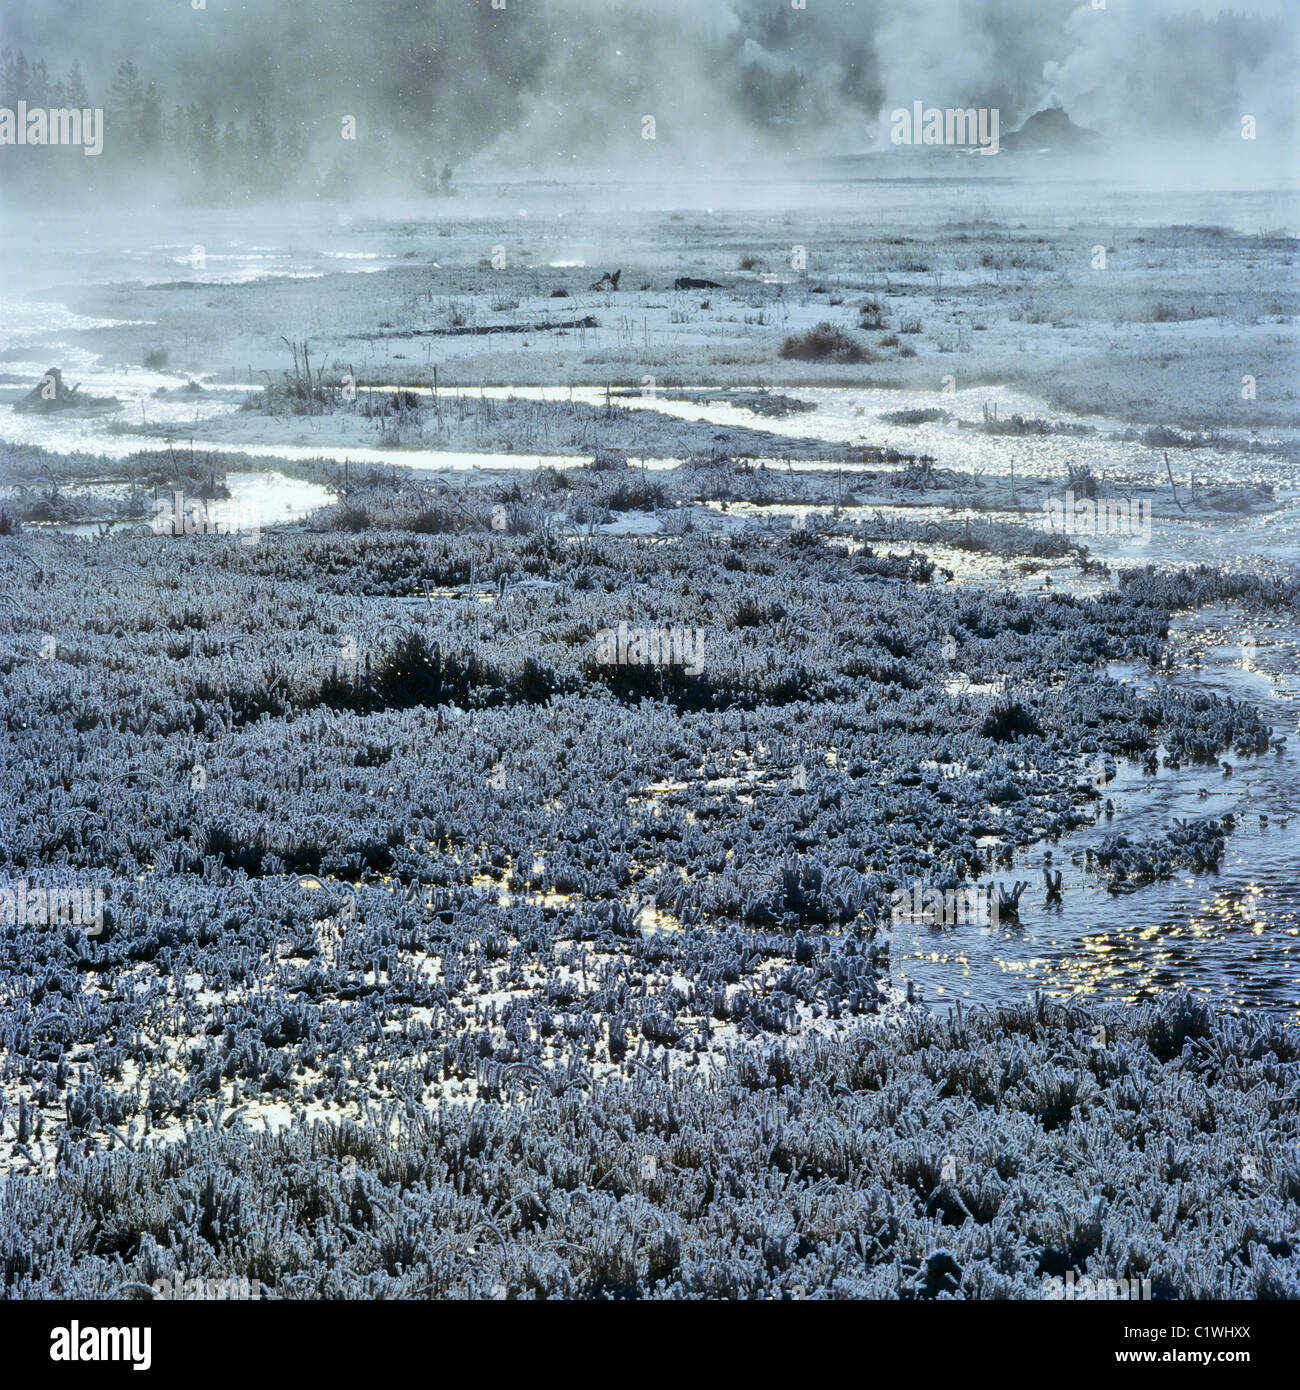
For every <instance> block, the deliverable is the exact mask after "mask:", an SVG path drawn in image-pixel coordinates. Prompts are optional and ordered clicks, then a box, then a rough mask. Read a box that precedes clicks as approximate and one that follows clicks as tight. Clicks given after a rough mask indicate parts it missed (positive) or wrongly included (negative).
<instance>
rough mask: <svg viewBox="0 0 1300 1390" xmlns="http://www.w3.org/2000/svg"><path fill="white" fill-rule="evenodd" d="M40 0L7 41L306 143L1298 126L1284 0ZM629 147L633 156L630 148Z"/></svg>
mask: <svg viewBox="0 0 1300 1390" xmlns="http://www.w3.org/2000/svg"><path fill="white" fill-rule="evenodd" d="M504 5H505V8H504V9H497V10H494V9H493V8H492V4H491V0H206V8H205V9H203V10H195V9H193V8H192V4H191V0H42V3H40V4H38V5H37V4H33V5H19V4H8V5H6V6H5V7H4V11H3V14H2V16H0V30H2V31H3V37H4V41H5V42H6V43H7V44H9V45H11V46H14V47H18V46H21V47H23V48H24V49H25V50H26V51H27V53H28V55H29V56H31V57H36V56H39V57H44V58H45V59H46V60H47V61H48V62H49V63H50V64H51V66H52V67H53V68H54V70H55V72H56V74H57V73H61V72H62V71H64V70H65V69H66V66H67V64H68V63H69V62H70V61H71V59H72V58H73V57H78V58H79V59H80V61H81V63H82V66H83V69H84V70H85V72H86V75H87V78H88V79H89V80H90V81H91V83H92V87H94V86H95V85H96V84H97V83H101V82H102V84H103V86H102V88H101V90H106V87H107V82H108V79H109V78H110V77H111V72H112V70H113V68H114V67H115V66H116V65H117V63H119V62H121V61H122V60H123V59H126V58H132V59H134V61H135V62H136V63H137V64H138V65H139V66H140V68H141V69H142V71H143V73H144V75H145V77H146V78H153V79H154V80H156V81H157V82H158V84H159V86H160V88H161V89H162V96H163V102H164V106H165V107H166V109H168V110H170V109H171V107H172V105H173V104H174V103H176V102H178V101H183V102H189V101H195V102H196V103H198V105H199V106H200V107H201V108H203V109H204V110H211V111H212V112H213V113H214V114H215V115H216V116H217V117H218V120H219V121H222V122H224V120H226V119H228V118H231V117H233V118H235V119H236V120H239V119H242V118H243V117H244V116H246V115H247V113H248V112H249V111H250V110H251V109H252V108H253V107H254V106H255V105H256V104H258V103H259V102H260V103H264V104H266V105H267V107H268V108H269V109H270V110H272V111H273V112H274V113H275V114H276V115H277V116H282V115H286V114H292V115H294V116H295V117H298V118H302V119H305V120H306V121H308V122H309V124H310V125H311V127H312V129H313V131H319V134H320V137H321V138H328V137H329V136H330V135H332V134H336V131H337V122H338V120H339V118H340V117H341V116H342V115H344V114H352V115H355V116H356V117H357V118H358V123H359V134H360V136H361V138H362V139H365V138H370V137H374V138H383V139H386V140H389V141H393V140H398V141H407V142H414V143H415V144H416V145H417V146H419V147H421V148H427V149H428V150H429V151H431V152H434V153H438V154H442V153H445V154H446V155H447V156H448V157H451V158H454V159H456V160H458V161H459V160H463V159H464V158H465V157H466V156H467V155H469V154H470V153H479V154H480V155H481V156H483V157H485V158H486V159H488V160H490V161H491V162H493V163H496V164H500V165H503V166H511V165H514V166H518V167H541V166H549V165H554V166H559V165H562V164H564V163H565V162H566V161H579V162H581V161H583V160H585V159H587V158H589V157H590V158H599V159H609V158H614V159H617V158H618V157H619V156H620V154H631V152H632V151H633V150H636V149H638V146H639V145H640V143H641V141H640V136H641V128H642V127H641V121H642V117H643V116H645V115H653V116H654V117H655V120H656V126H657V140H656V147H657V148H656V152H657V153H658V154H660V155H661V156H664V157H674V158H681V157H686V156H693V157H699V158H710V157H719V156H725V155H733V156H735V155H743V154H744V153H747V152H749V151H760V150H761V151H766V152H775V153H781V152H785V153H791V154H801V153H809V152H823V153H829V152H836V151H842V152H858V151H861V150H864V149H867V148H870V147H871V145H872V144H873V142H874V143H875V144H876V145H877V146H879V144H880V143H881V142H882V139H886V140H887V130H888V112H889V111H890V110H891V109H892V108H894V107H896V106H910V104H911V103H912V102H914V101H922V102H925V103H926V104H929V105H937V106H948V105H975V106H989V107H998V108H999V109H1000V110H1001V112H1002V122H1003V128H1004V129H1010V128H1012V127H1013V126H1014V125H1016V124H1018V123H1019V122H1020V121H1021V120H1023V119H1024V117H1025V116H1027V115H1029V114H1031V113H1032V112H1033V111H1034V110H1036V109H1038V108H1039V107H1041V106H1043V105H1045V104H1048V103H1049V102H1052V101H1059V102H1060V103H1062V104H1063V105H1064V106H1065V107H1066V109H1067V110H1068V111H1069V112H1070V114H1071V115H1072V116H1073V117H1074V119H1075V120H1076V121H1078V122H1079V123H1081V124H1085V125H1089V126H1091V127H1093V128H1095V129H1098V130H1100V131H1102V132H1103V133H1104V134H1106V135H1107V136H1109V137H1110V138H1112V139H1113V140H1115V141H1117V142H1134V141H1139V142H1140V141H1142V140H1144V139H1148V138H1152V137H1157V138H1163V137H1170V136H1182V137H1186V138H1189V139H1193V140H1202V141H1204V140H1209V139H1214V138H1216V137H1217V138H1228V137H1230V136H1231V135H1232V134H1234V133H1235V131H1236V129H1237V126H1238V122H1239V119H1240V116H1241V114H1243V113H1250V114H1253V115H1254V116H1255V117H1256V119H1257V120H1258V122H1259V123H1260V127H1261V134H1264V133H1265V132H1267V133H1270V134H1276V135H1277V136H1278V137H1279V138H1283V137H1285V138H1286V139H1293V138H1294V135H1295V120H1296V116H1295V91H1296V86H1297V75H1298V70H1297V61H1296V52H1297V45H1296V31H1297V11H1298V10H1300V4H1298V3H1297V0H1243V2H1242V4H1240V5H1239V6H1235V7H1233V9H1232V10H1223V9H1221V7H1220V6H1218V5H1216V4H1214V3H1210V4H1195V3H1191V2H1190V0H1106V6H1105V8H1104V9H1096V10H1095V9H1093V8H1092V0H1083V3H1079V2H1078V0H806V5H807V7H806V9H803V10H796V9H795V8H794V7H793V4H792V3H791V0H653V3H651V0H504ZM639 152H641V153H644V151H639Z"/></svg>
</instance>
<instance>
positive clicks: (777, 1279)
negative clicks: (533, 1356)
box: [0, 997, 1300, 1299]
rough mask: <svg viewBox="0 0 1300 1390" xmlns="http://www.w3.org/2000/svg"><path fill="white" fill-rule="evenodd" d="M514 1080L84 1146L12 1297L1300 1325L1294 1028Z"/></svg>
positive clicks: (1057, 1023)
mask: <svg viewBox="0 0 1300 1390" xmlns="http://www.w3.org/2000/svg"><path fill="white" fill-rule="evenodd" d="M218 1031H220V1030H219V1029H218V1030H209V1037H208V1039H207V1042H206V1044H205V1046H206V1047H207V1048H208V1049H209V1050H214V1051H217V1050H220V1049H221V1048H223V1047H226V1046H228V1044H229V1042H230V1041H231V1040H232V1038H233V1036H234V1035H233V1034H232V1032H231V1030H230V1029H229V1028H228V1027H227V1028H226V1029H225V1031H224V1033H223V1034H222V1036H221V1037H220V1038H218V1036H216V1033H217V1032H218ZM517 1031H518V1030H517V1029H516V1032H517ZM507 1032H509V1027H507ZM318 1045H319V1044H318V1043H317V1041H316V1039H315V1038H314V1037H313V1036H312V1035H311V1034H310V1033H309V1034H308V1035H307V1036H306V1037H304V1038H302V1039H298V1040H294V1039H287V1040H283V1041H281V1040H279V1039H277V1040H274V1048H275V1051H277V1052H279V1051H286V1050H288V1051H296V1052H299V1053H301V1052H303V1051H306V1050H311V1049H313V1048H314V1047H316V1046H318ZM509 1052H510V1047H509V1044H502V1045H501V1046H499V1047H498V1048H497V1049H495V1052H494V1051H493V1049H491V1048H490V1047H486V1046H485V1047H484V1048H483V1049H482V1050H481V1051H480V1054H479V1055H478V1057H477V1058H475V1061H474V1065H475V1067H476V1070H477V1075H478V1076H479V1078H480V1080H479V1090H480V1094H481V1095H483V1096H484V1098H483V1099H481V1100H480V1101H479V1103H478V1104H477V1105H475V1106H473V1107H472V1108H471V1107H467V1106H442V1107H438V1108H435V1109H432V1110H430V1109H425V1108H424V1107H423V1106H421V1105H420V1103H419V1099H418V1098H419V1094H420V1089H421V1080H422V1076H421V1073H420V1070H419V1067H418V1064H415V1063H409V1062H408V1063H393V1062H389V1063H387V1064H386V1067H385V1070H386V1072H387V1074H388V1075H389V1076H390V1077H391V1079H392V1080H393V1081H394V1082H395V1083H396V1091H397V1094H396V1095H395V1097H394V1098H393V1099H392V1100H391V1101H388V1102H385V1103H382V1104H377V1105H375V1106H374V1107H373V1108H372V1109H371V1110H370V1111H369V1113H368V1114H367V1115H366V1117H365V1120H364V1122H356V1121H353V1120H347V1119H343V1120H340V1119H320V1120H310V1119H307V1118H305V1117H297V1118H295V1119H294V1120H293V1122H292V1123H290V1124H289V1125H288V1126H287V1127H286V1128H285V1129H283V1130H281V1131H280V1132H279V1133H267V1132H262V1131H261V1130H260V1129H259V1128H257V1127H256V1126H253V1127H250V1126H249V1125H248V1123H247V1121H246V1118H245V1117H244V1116H243V1115H241V1113H240V1109H239V1107H238V1106H233V1105H225V1104H223V1103H221V1102H217V1103H214V1104H212V1105H210V1106H205V1107H203V1108H202V1110H201V1112H200V1114H199V1115H198V1116H196V1118H195V1119H194V1120H193V1121H192V1122H191V1123H190V1124H189V1125H188V1126H187V1129H186V1132H185V1134H184V1136H183V1137H182V1138H179V1139H178V1140H177V1141H176V1142H175V1143H173V1144H169V1145H165V1146H162V1147H157V1148H153V1149H144V1148H140V1149H139V1150H137V1151H130V1150H128V1148H127V1147H126V1146H123V1147H121V1148H118V1149H117V1150H116V1151H115V1152H114V1153H112V1154H109V1155H96V1156H93V1157H86V1156H85V1155H84V1154H83V1152H82V1145H81V1144H80V1143H78V1142H73V1140H72V1139H71V1138H69V1139H68V1140H66V1141H65V1142H64V1144H63V1146H62V1152H61V1161H60V1164H59V1166H58V1168H57V1171H56V1176H55V1177H54V1178H53V1179H52V1180H42V1179H39V1178H18V1179H14V1180H12V1182H11V1201H10V1204H9V1206H8V1207H7V1209H6V1213H5V1215H4V1217H3V1218H2V1219H0V1269H2V1270H4V1272H5V1283H6V1292H7V1293H8V1295H9V1296H10V1297H19V1298H21V1297H33V1296H51V1295H53V1296H58V1297H83V1298H112V1297H124V1298H137V1297H146V1298H147V1297H149V1296H150V1294H151V1291H150V1287H149V1286H150V1285H152V1284H153V1283H154V1282H155V1281H156V1280H159V1279H163V1278H166V1279H169V1280H170V1279H171V1278H172V1277H174V1276H175V1275H176V1274H177V1272H178V1271H179V1272H181V1273H183V1274H184V1275H185V1276H186V1277H194V1276H195V1273H196V1271H197V1272H198V1275H199V1277H208V1278H212V1277H219V1278H250V1279H258V1280H260V1281H261V1282H262V1284H263V1287H264V1294H263V1296H264V1297H278V1298H306V1297H325V1298H411V1297H416V1298H421V1297H422V1298H439V1297H451V1298H497V1299H502V1298H605V1299H610V1298H664V1299H683V1298H753V1297H767V1298H782V1299H789V1298H824V1299H841V1298H861V1297H875V1298H899V1299H934V1298H942V1297H965V1298H1028V1299H1035V1298H1042V1297H1044V1295H1045V1291H1046V1289H1047V1287H1048V1281H1049V1280H1051V1279H1052V1278H1060V1277H1061V1276H1063V1275H1065V1274H1066V1273H1068V1272H1069V1271H1075V1272H1076V1274H1077V1275H1078V1276H1079V1277H1081V1278H1083V1277H1091V1278H1094V1279H1130V1280H1139V1281H1149V1288H1150V1296H1151V1297H1153V1298H1156V1299H1169V1298H1295V1297H1296V1296H1297V1295H1298V1294H1300V1279H1298V1277H1297V1253H1296V1250H1297V1222H1296V1204H1297V1201H1298V1200H1300V1167H1297V1164H1296V1158H1295V1154H1296V1143H1297V1132H1296V1109H1295V1106H1294V1103H1293V1097H1294V1089H1295V1085H1296V1075H1297V1068H1298V1067H1300V1049H1298V1047H1297V1039H1296V1036H1295V1034H1294V1033H1292V1032H1288V1031H1286V1030H1284V1029H1282V1028H1280V1027H1278V1026H1277V1025H1276V1024H1270V1023H1267V1022H1264V1021H1259V1020H1257V1021H1253V1022H1241V1021H1234V1020H1231V1019H1216V1018H1215V1017H1214V1016H1213V1015H1212V1014H1211V1012H1210V1011H1209V1010H1208V1009H1207V1008H1205V1007H1204V1006H1203V1005H1197V1004H1194V1003H1193V1002H1192V1001H1191V1000H1190V999H1187V998H1186V997H1183V998H1179V999H1175V1000H1173V1001H1171V1002H1170V1003H1168V1004H1166V1005H1164V1006H1159V1007H1146V1008H1141V1009H1132V1010H1127V1011H1118V1012H1107V1011H1100V1012H1089V1011H1087V1010H1084V1009H1067V1008H1062V1007H1060V1006H1054V1005H1047V1004H1045V1003H1042V1002H1040V1003H1038V1004H1037V1005H1036V1006H1034V1005H1022V1006H1019V1007H1017V1008H1014V1009H1008V1010H1004V1011H1002V1012H1000V1013H999V1014H997V1015H992V1014H983V1013H975V1014H970V1015H967V1016H965V1017H962V1016H961V1015H960V1013H959V1014H958V1015H957V1016H956V1017H952V1016H950V1017H949V1018H948V1019H947V1020H940V1019H937V1018H934V1017H933V1016H930V1015H927V1014H925V1013H922V1012H917V1013H913V1014H911V1015H910V1016H909V1017H908V1018H907V1019H906V1020H905V1021H904V1022H903V1023H902V1024H901V1025H900V1026H899V1027H897V1028H896V1029H888V1030H886V1029H882V1028H880V1027H876V1028H864V1029H861V1030H859V1031H857V1032H854V1033H852V1034H850V1035H849V1036H847V1037H844V1038H841V1039H838V1040H830V1039H815V1040H813V1041H811V1042H809V1043H807V1044H806V1045H804V1046H799V1047H791V1046H786V1045H783V1044H776V1045H768V1046H758V1045H751V1046H749V1047H741V1048H736V1049H734V1050H733V1051H731V1052H729V1053H728V1054H727V1056H726V1057H725V1058H724V1059H723V1060H722V1062H721V1064H720V1065H719V1067H718V1068H717V1069H716V1071H712V1072H704V1071H702V1070H700V1069H697V1070H694V1071H689V1070H671V1069H669V1070H663V1069H660V1068H656V1067H651V1066H646V1065H636V1066H632V1067H629V1068H627V1069H626V1071H625V1073H624V1074H621V1075H608V1076H600V1075H596V1074H594V1073H593V1070H592V1068H591V1067H590V1065H589V1064H588V1063H587V1062H586V1061H585V1060H584V1059H583V1058H582V1056H581V1052H580V1050H579V1049H575V1051H574V1054H573V1057H572V1060H571V1061H570V1062H569V1064H567V1065H566V1066H565V1067H564V1068H562V1069H556V1070H551V1071H545V1070H539V1069H538V1068H536V1067H535V1066H530V1065H528V1064H521V1063H518V1062H513V1063H512V1062H510V1061H508V1060H507V1056H508V1054H509ZM227 1055H229V1054H227ZM214 1065H219V1063H215V1064H214ZM231 1071H232V1073H233V1074H234V1075H235V1077H236V1079H235V1080H234V1081H233V1082H232V1084H231V1087H230V1089H231V1092H232V1095H233V1096H236V1097H237V1095H238V1080H237V1076H238V1063H234V1064H233V1065H232V1067H231ZM101 1100H102V1091H99V1090H97V1089H96V1088H95V1087H94V1086H93V1085H89V1084H84V1083H83V1084H82V1085H81V1086H80V1087H79V1088H76V1089H74V1091H73V1094H72V1096H71V1097H70V1100H69V1109H70V1111H72V1112H73V1113H75V1115H76V1116H77V1119H78V1120H79V1121H80V1123H81V1124H82V1125H84V1126H85V1127H86V1128H89V1129H94V1128H96V1127H97V1126H98V1125H99V1124H100V1123H101V1121H99V1120H98V1118H97V1116H96V1115H95V1111H94V1107H95V1105H96V1103H97V1102H100V1101H101Z"/></svg>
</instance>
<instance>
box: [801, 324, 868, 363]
mask: <svg viewBox="0 0 1300 1390" xmlns="http://www.w3.org/2000/svg"><path fill="white" fill-rule="evenodd" d="M781 356H782V357H784V358H787V359H789V360H792V361H796V362H872V361H874V360H875V355H874V354H873V353H872V352H871V351H870V350H869V349H868V348H865V347H863V345H862V344H861V343H859V342H858V341H857V339H856V338H854V337H852V336H851V335H850V334H848V333H846V332H845V331H844V330H843V329H842V328H840V327H839V326H838V325H836V324H833V323H827V322H823V323H819V324H817V325H816V326H815V327H813V328H810V329H808V331H807V332H806V333H792V334H791V335H790V336H789V337H788V338H787V339H786V340H785V342H783V343H782V344H781Z"/></svg>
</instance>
